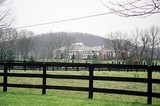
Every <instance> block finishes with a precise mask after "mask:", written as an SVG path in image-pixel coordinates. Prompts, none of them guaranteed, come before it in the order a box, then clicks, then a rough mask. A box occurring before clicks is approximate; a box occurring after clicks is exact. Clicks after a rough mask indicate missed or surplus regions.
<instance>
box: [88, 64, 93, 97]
mask: <svg viewBox="0 0 160 106" xmlns="http://www.w3.org/2000/svg"><path fill="white" fill-rule="evenodd" d="M93 69H94V68H93V65H92V64H90V66H89V95H88V98H89V99H92V98H93Z"/></svg>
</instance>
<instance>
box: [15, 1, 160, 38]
mask: <svg viewBox="0 0 160 106" xmlns="http://www.w3.org/2000/svg"><path fill="white" fill-rule="evenodd" d="M13 4H14V5H13V6H14V9H15V12H16V16H17V20H16V24H15V25H14V26H15V27H19V26H28V25H33V24H41V23H46V22H55V21H60V20H65V19H71V18H77V17H83V16H88V15H94V14H100V13H104V12H109V10H108V9H107V8H106V7H104V6H103V5H102V4H101V1H100V0H14V3H13ZM152 25H158V26H160V13H159V14H154V15H152V16H149V17H147V18H140V17H130V18H124V17H120V16H117V15H115V14H108V15H103V16H99V17H92V18H87V19H81V20H75V21H68V22H63V23H56V24H50V25H44V26H36V27H30V28H26V29H28V30H31V31H33V32H34V33H36V34H40V33H46V32H59V31H66V32H83V33H91V34H95V35H100V36H105V35H106V34H107V33H109V32H114V31H123V32H130V31H131V30H135V28H140V29H145V28H149V27H150V26H152Z"/></svg>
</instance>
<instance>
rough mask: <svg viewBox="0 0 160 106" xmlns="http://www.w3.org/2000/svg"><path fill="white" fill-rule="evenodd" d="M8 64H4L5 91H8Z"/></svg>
mask: <svg viewBox="0 0 160 106" xmlns="http://www.w3.org/2000/svg"><path fill="white" fill-rule="evenodd" d="M7 65H8V63H5V64H4V76H3V92H7Z"/></svg>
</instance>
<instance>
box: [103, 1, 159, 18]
mask: <svg viewBox="0 0 160 106" xmlns="http://www.w3.org/2000/svg"><path fill="white" fill-rule="evenodd" d="M101 2H102V4H103V5H104V6H105V7H107V8H108V9H109V10H110V11H111V12H114V13H116V14H117V15H119V16H123V17H129V16H148V15H151V14H155V13H160V0H101Z"/></svg>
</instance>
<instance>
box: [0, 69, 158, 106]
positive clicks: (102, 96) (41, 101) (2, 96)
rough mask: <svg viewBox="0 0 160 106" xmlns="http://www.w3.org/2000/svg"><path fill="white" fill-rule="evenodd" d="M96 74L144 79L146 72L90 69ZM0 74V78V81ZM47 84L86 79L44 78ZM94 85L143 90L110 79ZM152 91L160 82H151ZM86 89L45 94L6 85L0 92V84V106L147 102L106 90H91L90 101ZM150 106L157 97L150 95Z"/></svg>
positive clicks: (143, 86)
mask: <svg viewBox="0 0 160 106" xmlns="http://www.w3.org/2000/svg"><path fill="white" fill-rule="evenodd" d="M22 73H30V74H32V73H37V74H38V73H39V74H41V73H42V72H41V71H38V72H37V71H27V72H22ZM47 74H57V75H59V74H60V75H84V76H85V75H88V74H89V73H88V72H87V71H49V72H47ZM94 75H96V76H119V77H133V78H134V77H139V78H146V77H147V73H146V72H112V71H111V72H104V71H96V72H94ZM152 77H153V78H155V79H159V78H160V73H158V72H153V76H152ZM2 81H3V77H0V82H2ZM8 83H16V84H17V83H18V84H42V79H41V78H18V77H17V78H16V77H9V78H8ZM47 84H48V85H63V86H77V87H88V81H87V80H69V79H50V78H48V79H47ZM94 87H100V88H110V89H123V90H124V89H125V90H134V91H147V84H145V83H130V82H114V81H94ZM153 92H158V93H160V85H158V84H153ZM87 98H88V92H81V91H66V90H47V92H46V95H41V89H28V88H8V92H7V93H3V88H2V87H0V106H6V105H9V106H10V105H15V106H17V105H18V106H21V105H35V106H37V105H60V106H62V105H63V106H64V105H65V106H66V105H68V106H84V105H87V106H92V105H93V106H115V105H119V106H128V105H129V106H137V105H139V106H143V105H146V104H147V98H146V97H141V96H129V95H118V94H107V93H94V97H93V100H90V99H87ZM153 105H155V106H160V98H153Z"/></svg>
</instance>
